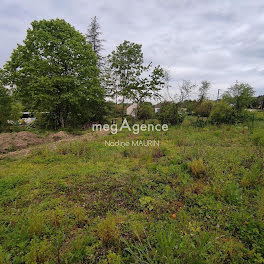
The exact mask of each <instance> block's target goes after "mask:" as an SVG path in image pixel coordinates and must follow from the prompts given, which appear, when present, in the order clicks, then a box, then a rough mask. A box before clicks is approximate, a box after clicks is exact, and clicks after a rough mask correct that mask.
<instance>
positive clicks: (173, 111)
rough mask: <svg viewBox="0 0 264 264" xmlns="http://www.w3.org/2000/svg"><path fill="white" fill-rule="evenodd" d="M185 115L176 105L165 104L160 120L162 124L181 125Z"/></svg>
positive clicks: (159, 115) (160, 113)
mask: <svg viewBox="0 0 264 264" xmlns="http://www.w3.org/2000/svg"><path fill="white" fill-rule="evenodd" d="M184 117H185V113H184V112H182V111H180V107H179V105H178V104H176V103H169V102H165V103H163V104H162V105H161V108H160V111H159V113H158V119H159V120H160V122H161V123H162V124H170V125H179V124H181V123H182V122H183V120H184Z"/></svg>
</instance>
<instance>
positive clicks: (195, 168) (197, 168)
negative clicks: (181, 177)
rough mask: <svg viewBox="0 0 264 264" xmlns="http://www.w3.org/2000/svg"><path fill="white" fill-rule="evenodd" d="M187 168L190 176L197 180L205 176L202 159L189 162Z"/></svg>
mask: <svg viewBox="0 0 264 264" xmlns="http://www.w3.org/2000/svg"><path fill="white" fill-rule="evenodd" d="M188 167H189V170H190V171H191V172H192V174H193V175H194V176H195V177H197V178H200V177H202V176H204V175H206V166H205V165H204V163H203V160H202V159H198V160H193V161H191V162H190V163H189V166H188Z"/></svg>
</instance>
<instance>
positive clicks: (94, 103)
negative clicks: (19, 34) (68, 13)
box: [4, 19, 104, 128]
mask: <svg viewBox="0 0 264 264" xmlns="http://www.w3.org/2000/svg"><path fill="white" fill-rule="evenodd" d="M31 25H32V28H30V29H28V31H27V36H26V39H25V40H24V44H23V45H18V47H17V48H16V49H15V50H14V51H13V53H12V55H11V58H10V61H8V62H7V63H6V65H5V66H4V74H5V76H4V77H5V78H4V79H5V81H6V83H7V84H8V85H10V86H12V87H13V89H14V92H15V95H16V96H18V98H19V99H20V100H21V101H22V103H23V105H24V106H25V107H26V108H27V109H28V111H34V112H48V115H49V117H50V118H51V119H52V120H53V123H54V127H56V128H58V127H62V128H64V127H66V126H69V125H77V124H81V123H84V122H87V121H91V120H94V119H97V118H98V115H97V113H100V109H101V107H102V105H103V103H104V89H103V88H101V87H100V84H99V78H98V76H99V69H98V67H97V58H96V54H95V53H94V52H93V50H92V48H91V45H89V44H87V43H86V40H85V37H84V36H83V35H82V34H81V33H79V32H78V31H76V30H75V29H74V27H72V26H71V25H70V24H68V23H66V22H65V21H64V20H62V19H55V20H53V19H52V20H49V21H47V20H41V21H33V22H32V23H31Z"/></svg>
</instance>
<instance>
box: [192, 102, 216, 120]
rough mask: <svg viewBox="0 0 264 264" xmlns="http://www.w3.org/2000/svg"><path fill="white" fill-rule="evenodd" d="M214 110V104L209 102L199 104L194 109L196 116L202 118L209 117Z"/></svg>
mask: <svg viewBox="0 0 264 264" xmlns="http://www.w3.org/2000/svg"><path fill="white" fill-rule="evenodd" d="M212 109H213V103H212V102H211V101H209V100H204V101H202V102H199V103H198V104H197V106H196V107H195V109H194V112H195V114H196V115H198V116H201V117H209V116H210V113H211V111H212Z"/></svg>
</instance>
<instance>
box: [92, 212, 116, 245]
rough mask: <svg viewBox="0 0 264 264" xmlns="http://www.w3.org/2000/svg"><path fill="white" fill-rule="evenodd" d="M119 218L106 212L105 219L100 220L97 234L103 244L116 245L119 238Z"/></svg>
mask: <svg viewBox="0 0 264 264" xmlns="http://www.w3.org/2000/svg"><path fill="white" fill-rule="evenodd" d="M118 221H119V219H118V218H117V217H115V216H113V215H111V214H108V215H107V217H106V219H104V220H103V221H102V222H100V223H99V224H98V226H97V234H98V237H99V238H100V240H101V241H102V243H103V244H105V245H107V246H110V245H117V244H118V243H119V240H120V230H119V227H118Z"/></svg>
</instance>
